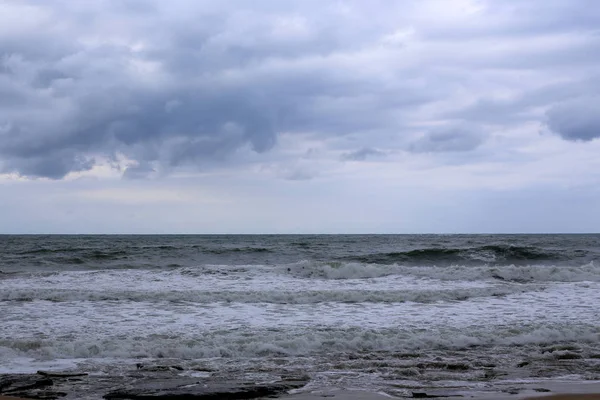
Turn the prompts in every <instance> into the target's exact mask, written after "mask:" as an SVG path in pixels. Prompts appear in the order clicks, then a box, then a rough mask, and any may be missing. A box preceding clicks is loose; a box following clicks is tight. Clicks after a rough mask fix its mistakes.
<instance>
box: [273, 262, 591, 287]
mask: <svg viewBox="0 0 600 400" xmlns="http://www.w3.org/2000/svg"><path fill="white" fill-rule="evenodd" d="M280 271H281V272H282V273H287V274H291V275H293V276H296V277H302V278H320V279H365V278H379V277H385V276H390V275H403V276H413V277H418V278H430V279H439V280H445V281H476V280H497V281H505V282H513V283H533V282H582V281H592V282H600V267H598V266H596V265H595V264H594V263H593V262H590V263H588V264H585V265H581V266H564V265H563V266H555V265H539V264H538V265H502V266H488V265H476V266H469V265H450V266H439V267H438V266H405V265H397V264H393V265H387V264H383V265H377V264H362V263H353V262H349V263H348V262H329V263H327V262H313V261H301V262H298V263H294V264H289V265H286V266H283V267H281V268H280Z"/></svg>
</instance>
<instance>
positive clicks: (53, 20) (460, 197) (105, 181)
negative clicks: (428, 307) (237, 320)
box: [0, 0, 600, 233]
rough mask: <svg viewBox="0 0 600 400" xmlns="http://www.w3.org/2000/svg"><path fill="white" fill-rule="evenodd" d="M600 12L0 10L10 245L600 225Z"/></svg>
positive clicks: (102, 2)
mask: <svg viewBox="0 0 600 400" xmlns="http://www.w3.org/2000/svg"><path fill="white" fill-rule="evenodd" d="M599 227H600V7H599V6H598V2H597V0H523V1H497V0H451V1H450V0H414V1H411V0H370V1H362V0H356V1H351V0H349V1H344V0H331V1H323V0H301V1H293V0H286V1H281V0H253V1H242V0H239V1H228V0H220V1H204V0H170V1H162V0H86V1H73V0H0V232H3V233H36V232H41V233H46V232H47V233H53V232H56V233H85V232H89V233H135V232H139V233H220V232H222V233H236V232H239V233H253V232H257V233H260V232H267V233H268V232H273V233H311V232H326V233H336V232H340V233H344V232H346V233H358V232H381V233H393V232H397V233H423V232H434V233H437V232H440V233H453V232H594V231H596V232H597V231H598V230H599Z"/></svg>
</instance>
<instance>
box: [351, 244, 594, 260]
mask: <svg viewBox="0 0 600 400" xmlns="http://www.w3.org/2000/svg"><path fill="white" fill-rule="evenodd" d="M571 256H573V255H569V254H565V252H564V251H555V250H550V249H544V248H540V247H534V246H513V245H486V246H476V247H457V248H442V247H439V248H438V247H429V248H421V249H413V250H407V251H400V252H385V253H373V254H366V255H360V256H351V257H346V258H344V260H347V261H357V262H361V263H367V264H396V263H416V264H423V263H444V264H448V263H457V262H481V261H483V262H490V263H493V262H522V261H563V260H568V259H569V257H571ZM575 256H577V257H582V256H585V251H583V250H579V251H577V254H576V255H575Z"/></svg>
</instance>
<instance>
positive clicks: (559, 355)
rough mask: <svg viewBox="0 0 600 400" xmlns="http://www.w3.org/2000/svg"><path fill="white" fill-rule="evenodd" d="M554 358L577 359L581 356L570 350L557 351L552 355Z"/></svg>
mask: <svg viewBox="0 0 600 400" xmlns="http://www.w3.org/2000/svg"><path fill="white" fill-rule="evenodd" d="M554 358H555V359H557V360H578V359H580V358H583V357H582V356H581V354H577V353H572V352H570V351H567V352H564V353H557V354H555V355H554Z"/></svg>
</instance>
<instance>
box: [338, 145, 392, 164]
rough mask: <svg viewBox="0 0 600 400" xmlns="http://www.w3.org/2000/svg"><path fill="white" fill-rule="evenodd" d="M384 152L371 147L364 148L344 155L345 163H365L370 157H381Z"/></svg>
mask: <svg viewBox="0 0 600 400" xmlns="http://www.w3.org/2000/svg"><path fill="white" fill-rule="evenodd" d="M383 155H385V153H384V152H382V151H380V150H377V149H373V148H371V147H363V148H362V149H359V150H356V151H353V152H350V153H344V154H342V160H343V161H365V160H366V159H367V158H369V157H381V156H383Z"/></svg>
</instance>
